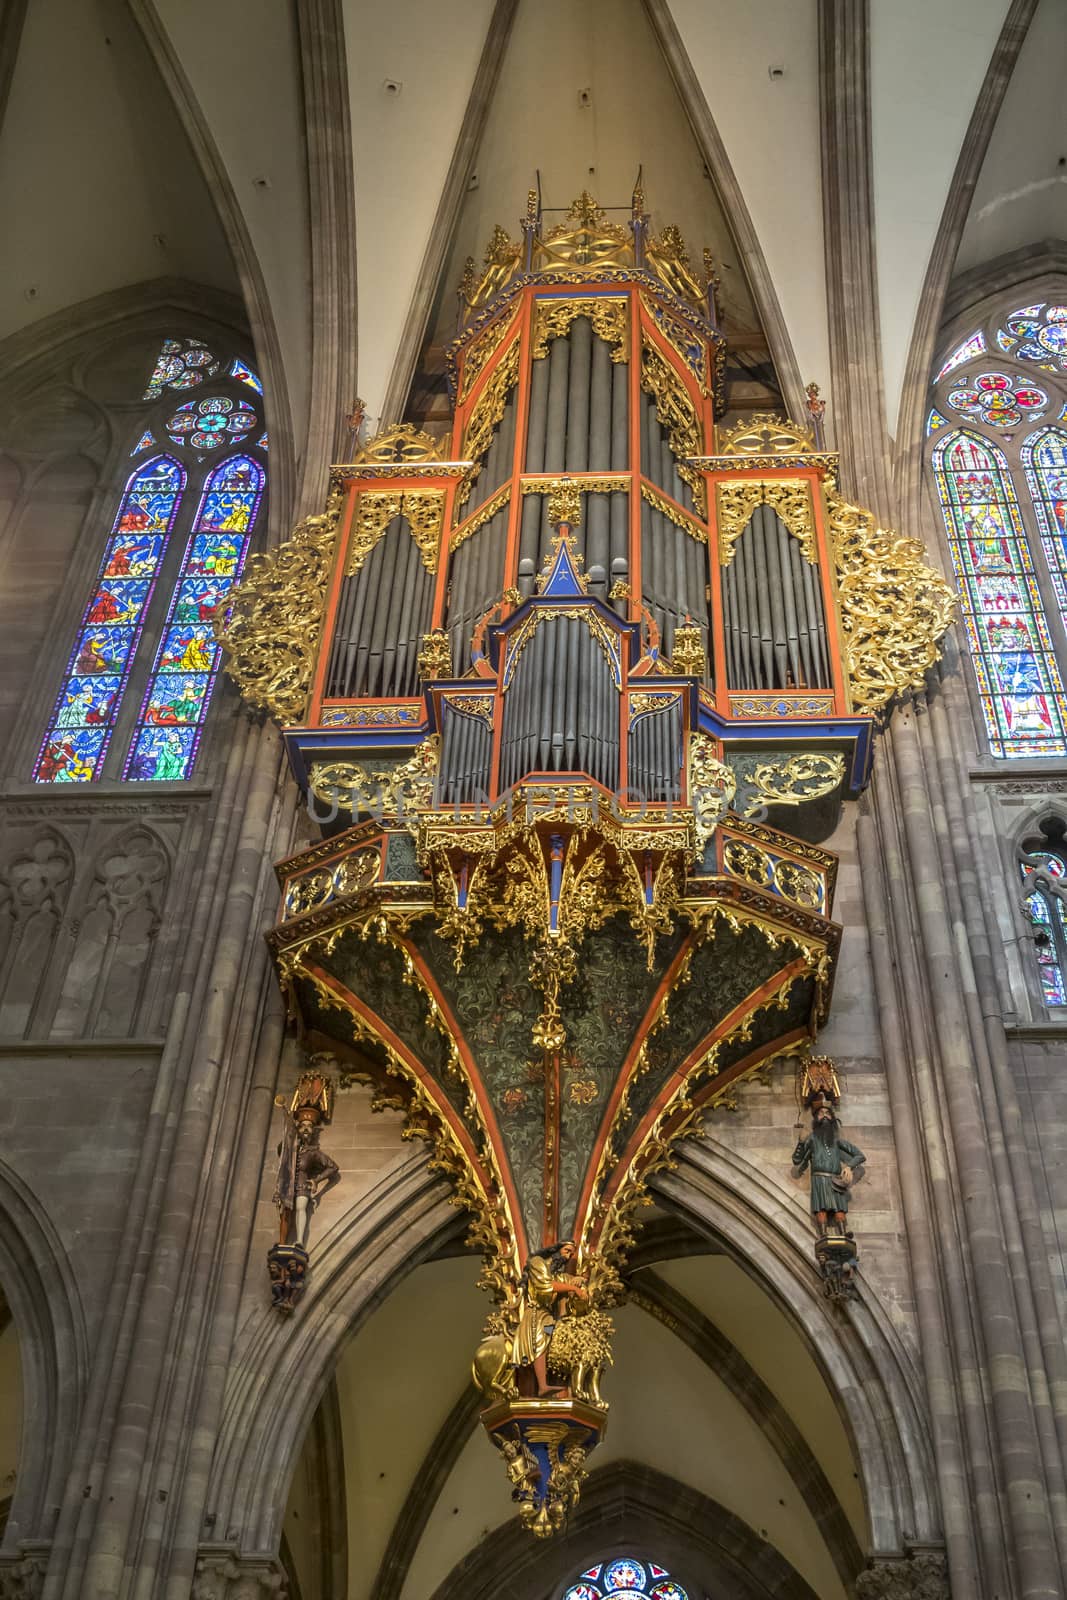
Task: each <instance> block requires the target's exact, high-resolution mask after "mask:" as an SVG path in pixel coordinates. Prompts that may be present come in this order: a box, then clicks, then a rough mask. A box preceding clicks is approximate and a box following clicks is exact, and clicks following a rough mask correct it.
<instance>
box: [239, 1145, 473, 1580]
mask: <svg viewBox="0 0 1067 1600" xmlns="http://www.w3.org/2000/svg"><path fill="white" fill-rule="evenodd" d="M462 1229H463V1220H462V1217H461V1216H460V1215H459V1214H458V1213H457V1212H456V1210H455V1209H454V1208H453V1207H452V1206H450V1205H449V1203H448V1189H447V1187H446V1185H445V1183H444V1182H443V1180H442V1179H441V1178H440V1177H438V1176H437V1175H436V1174H435V1173H432V1172H430V1171H429V1169H428V1166H427V1163H426V1159H425V1156H423V1155H422V1154H421V1153H420V1154H415V1153H412V1154H411V1155H409V1156H408V1157H407V1158H406V1159H405V1160H404V1161H403V1163H402V1164H401V1165H399V1166H396V1167H393V1168H392V1169H391V1170H390V1171H389V1172H388V1173H387V1174H386V1175H385V1176H384V1177H383V1178H382V1179H381V1180H380V1182H379V1183H378V1184H376V1185H375V1187H374V1188H372V1189H371V1190H370V1191H369V1192H368V1193H366V1194H364V1195H362V1196H361V1197H360V1199H359V1200H358V1201H357V1203H356V1204H355V1205H354V1206H353V1207H352V1209H351V1210H350V1211H349V1212H347V1213H346V1214H345V1216H343V1217H342V1218H341V1219H340V1220H339V1221H338V1222H337V1223H336V1225H335V1226H334V1227H333V1228H332V1229H331V1230H330V1232H329V1233H327V1234H326V1235H325V1236H324V1238H323V1239H322V1240H321V1241H319V1242H316V1245H315V1250H314V1256H313V1272H312V1274H311V1277H310V1280H309V1287H308V1291H307V1293H306V1295H305V1297H304V1299H303V1301H302V1302H301V1305H300V1309H299V1311H298V1312H297V1314H296V1315H295V1316H294V1317H293V1318H292V1320H289V1321H287V1320H286V1319H284V1318H283V1317H280V1316H279V1315H278V1313H277V1312H276V1311H274V1310H272V1309H270V1308H269V1307H268V1306H267V1305H266V1304H265V1301H266V1294H265V1293H264V1295H263V1297H262V1300H263V1302H264V1303H263V1309H262V1310H261V1311H260V1312H259V1313H258V1315H257V1316H256V1317H255V1319H254V1322H253V1325H252V1327H251V1329H250V1332H249V1334H248V1337H247V1340H246V1342H245V1344H244V1347H243V1350H242V1353H241V1357H240V1360H239V1363H238V1365H237V1366H236V1367H235V1369H234V1370H233V1372H232V1374H231V1378H230V1383H229V1387H228V1391H227V1396H226V1400H225V1404H224V1409H223V1417H222V1425H221V1428H220V1433H219V1441H218V1445H217V1447H216V1451H215V1460H214V1463H213V1467H212V1474H211V1483H210V1488H209V1494H208V1506H209V1508H210V1509H211V1511H212V1512H213V1513H215V1515H216V1520H217V1526H218V1527H220V1528H224V1529H231V1528H232V1529H234V1530H236V1535H237V1537H238V1538H239V1542H240V1545H241V1547H242V1549H243V1550H244V1551H245V1552H246V1553H247V1552H251V1551H271V1552H273V1551H275V1550H276V1549H277V1546H278V1541H279V1537H280V1531H281V1525H282V1518H283V1515H284V1511H285V1501H286V1496H287V1494H288V1490H289V1482H290V1479H291V1477H292V1473H293V1467H294V1464H295V1462H296V1458H297V1455H298V1454H299V1451H300V1448H301V1445H302V1443H303V1439H304V1434H305V1432H306V1431H307V1429H308V1427H309V1426H310V1423H311V1418H312V1415H313V1413H314V1410H315V1407H316V1406H317V1404H318V1402H319V1399H320V1398H321V1395H322V1393H323V1390H324V1389H325V1387H326V1385H327V1383H328V1382H329V1379H330V1376H331V1374H332V1373H333V1371H334V1368H335V1366H336V1365H337V1360H338V1358H339V1356H340V1353H341V1350H342V1349H343V1347H344V1346H345V1344H347V1342H348V1340H349V1339H350V1338H351V1336H352V1335H353V1334H354V1333H355V1332H357V1330H358V1329H359V1327H360V1325H361V1324H362V1322H363V1321H364V1320H365V1318H366V1317H367V1316H369V1315H370V1313H371V1312H372V1311H373V1310H374V1309H375V1308H376V1307H377V1306H378V1305H380V1304H381V1303H382V1301H383V1300H385V1299H387V1298H388V1296H389V1294H390V1293H391V1292H392V1290H393V1289H395V1288H396V1286H397V1284H398V1283H399V1282H400V1281H401V1279H402V1278H404V1277H405V1276H406V1275H407V1273H408V1272H410V1271H411V1270H412V1268H413V1267H416V1266H418V1265H419V1264H420V1263H421V1262H423V1261H425V1260H427V1259H428V1258H429V1257H430V1256H431V1255H433V1254H434V1252H435V1251H436V1250H437V1249H438V1248H439V1247H440V1246H441V1245H443V1244H445V1243H446V1242H447V1241H448V1240H449V1238H450V1236H451V1235H453V1234H455V1233H456V1232H457V1231H459V1232H461V1231H462Z"/></svg>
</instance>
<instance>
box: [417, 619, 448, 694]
mask: <svg viewBox="0 0 1067 1600" xmlns="http://www.w3.org/2000/svg"><path fill="white" fill-rule="evenodd" d="M451 676H452V643H451V640H450V639H449V637H448V633H447V632H446V630H445V629H444V628H433V629H431V631H430V632H429V633H424V634H423V636H422V642H421V645H420V647H419V677H420V678H422V679H423V681H424V682H429V681H431V680H433V679H435V678H450V677H451Z"/></svg>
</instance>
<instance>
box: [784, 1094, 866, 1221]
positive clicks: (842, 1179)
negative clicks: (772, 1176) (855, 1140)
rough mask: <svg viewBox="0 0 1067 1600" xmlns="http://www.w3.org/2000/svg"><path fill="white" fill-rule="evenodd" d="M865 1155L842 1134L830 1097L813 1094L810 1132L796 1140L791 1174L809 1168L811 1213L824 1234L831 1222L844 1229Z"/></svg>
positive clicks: (801, 1172)
mask: <svg viewBox="0 0 1067 1600" xmlns="http://www.w3.org/2000/svg"><path fill="white" fill-rule="evenodd" d="M866 1159H867V1158H866V1156H865V1155H864V1154H863V1151H862V1150H858V1149H857V1148H856V1146H855V1145H854V1144H850V1143H849V1142H848V1140H847V1139H843V1138H842V1137H841V1124H840V1123H839V1122H838V1120H837V1117H836V1116H835V1115H834V1103H833V1101H832V1100H831V1099H830V1097H829V1096H828V1095H824V1094H818V1095H816V1096H815V1097H814V1099H813V1100H812V1103H811V1132H810V1133H809V1134H808V1135H807V1137H806V1138H804V1139H799V1140H798V1141H797V1147H796V1149H795V1150H794V1151H793V1176H794V1178H799V1177H801V1176H802V1174H803V1173H805V1172H810V1174H811V1214H812V1216H813V1217H814V1218H815V1222H816V1226H817V1227H818V1229H819V1232H820V1234H822V1235H823V1236H824V1237H825V1235H826V1234H827V1233H828V1232H829V1230H830V1223H831V1222H833V1223H834V1224H835V1226H836V1231H837V1232H838V1233H844V1232H845V1231H846V1230H845V1222H846V1220H847V1217H848V1196H849V1190H850V1189H851V1188H852V1185H853V1183H854V1182H855V1180H856V1178H857V1177H858V1176H859V1175H860V1173H861V1171H862V1170H863V1165H864V1162H865V1161H866Z"/></svg>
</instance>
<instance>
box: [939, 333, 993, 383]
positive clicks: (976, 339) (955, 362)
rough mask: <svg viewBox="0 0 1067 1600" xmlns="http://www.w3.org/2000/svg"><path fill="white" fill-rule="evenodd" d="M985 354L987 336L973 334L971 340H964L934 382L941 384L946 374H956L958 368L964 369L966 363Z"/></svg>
mask: <svg viewBox="0 0 1067 1600" xmlns="http://www.w3.org/2000/svg"><path fill="white" fill-rule="evenodd" d="M984 352H985V335H984V334H982V333H981V332H979V333H972V334H971V336H970V338H969V339H964V341H963V343H962V344H960V345H957V346H956V348H955V350H953V352H952V354H951V355H950V356H949V358H948V360H947V361H946V362H945V364H944V366H943V367H942V368H941V371H940V372H939V373H938V374H937V377H936V378H935V379H934V382H935V383H940V382H941V379H942V378H943V377H944V376H945V374H946V373H949V372H955V370H956V368H957V367H962V366H963V363H964V362H965V361H970V360H971V359H972V358H973V357H975V356H980V355H982V354H984Z"/></svg>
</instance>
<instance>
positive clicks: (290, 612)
mask: <svg viewBox="0 0 1067 1600" xmlns="http://www.w3.org/2000/svg"><path fill="white" fill-rule="evenodd" d="M341 500H342V495H341V490H340V488H339V487H336V486H335V487H334V488H333V489H331V492H330V497H329V499H328V500H327V503H326V511H325V514H324V515H322V516H318V517H306V518H305V519H304V521H303V522H301V523H299V524H298V526H297V527H296V528H295V529H294V531H293V535H292V538H290V539H287V540H286V541H285V543H284V544H282V545H279V546H278V548H277V549H276V550H271V551H268V552H267V553H266V554H265V555H254V556H252V558H251V560H250V561H249V563H248V570H247V571H246V573H245V576H244V578H243V579H242V580H241V582H240V583H239V584H238V585H237V587H236V588H235V589H233V590H231V592H230V595H229V597H228V600H227V604H226V609H225V612H224V613H223V614H222V615H221V616H220V617H219V618H218V619H217V620H216V623H215V628H216V633H217V636H218V640H219V643H220V644H221V645H222V648H223V649H224V650H225V652H226V655H227V658H228V659H227V662H226V670H227V672H228V673H229V675H230V677H231V678H232V679H233V681H234V683H236V685H237V687H238V689H240V691H241V696H242V698H243V699H244V700H246V701H247V702H248V704H249V705H252V706H256V707H257V708H258V709H259V710H261V711H267V712H269V713H270V715H271V716H272V717H274V718H275V719H276V720H277V721H278V722H281V723H286V722H298V721H299V720H300V718H301V717H302V716H303V714H304V708H305V706H306V704H307V696H308V689H309V687H310V684H311V678H312V674H313V672H314V670H315V660H316V653H317V647H318V640H319V627H320V624H321V621H322V613H323V609H324V607H325V603H326V587H327V584H328V582H329V578H330V569H331V567H332V564H333V554H334V546H335V543H336V540H337V522H338V518H339V516H340V513H341Z"/></svg>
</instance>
